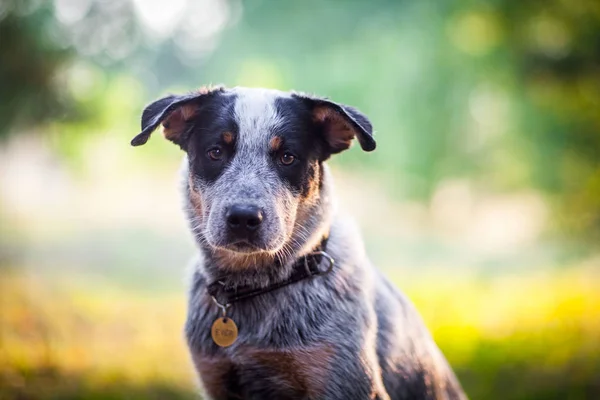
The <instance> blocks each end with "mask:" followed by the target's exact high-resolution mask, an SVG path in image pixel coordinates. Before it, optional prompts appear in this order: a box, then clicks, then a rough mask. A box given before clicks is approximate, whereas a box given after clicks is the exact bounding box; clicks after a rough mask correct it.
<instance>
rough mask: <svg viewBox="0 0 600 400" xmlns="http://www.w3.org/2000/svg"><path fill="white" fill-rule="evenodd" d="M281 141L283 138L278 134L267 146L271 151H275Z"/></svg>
mask: <svg viewBox="0 0 600 400" xmlns="http://www.w3.org/2000/svg"><path fill="white" fill-rule="evenodd" d="M282 143H283V140H282V139H281V138H280V137H279V136H275V137H273V139H271V140H270V141H269V147H270V148H271V151H277V150H279V149H280V148H281V145H282Z"/></svg>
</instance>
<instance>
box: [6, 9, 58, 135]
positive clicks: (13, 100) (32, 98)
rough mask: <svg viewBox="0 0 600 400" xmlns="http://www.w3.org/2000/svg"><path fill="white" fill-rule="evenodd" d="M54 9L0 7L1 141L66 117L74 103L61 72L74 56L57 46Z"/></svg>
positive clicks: (56, 24) (56, 25)
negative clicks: (16, 132) (68, 98)
mask: <svg viewBox="0 0 600 400" xmlns="http://www.w3.org/2000/svg"><path fill="white" fill-rule="evenodd" d="M52 17H53V14H52V5H51V3H50V4H49V3H46V4H43V5H40V4H39V2H37V1H33V0H6V1H3V2H2V4H1V5H0V54H1V55H2V61H1V62H0V95H1V100H0V120H1V121H2V124H0V137H2V136H4V135H6V134H7V133H8V132H9V131H10V130H11V129H15V128H17V127H18V128H20V129H26V128H32V127H36V126H39V125H40V122H42V121H44V120H47V119H49V118H57V117H60V116H61V115H62V113H63V112H64V110H65V107H66V106H67V105H68V104H65V103H68V102H67V101H66V99H65V98H64V97H65V96H64V93H62V92H61V90H60V88H59V85H60V82H59V79H58V77H57V73H58V72H59V70H60V68H61V66H63V65H64V62H65V60H66V59H67V58H68V56H69V51H68V49H67V48H66V46H64V45H62V44H61V43H57V40H56V39H55V37H56V36H57V35H58V34H59V32H58V31H59V24H58V23H57V22H56V21H55V20H54V19H53V18H52Z"/></svg>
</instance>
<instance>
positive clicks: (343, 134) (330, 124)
mask: <svg viewBox="0 0 600 400" xmlns="http://www.w3.org/2000/svg"><path fill="white" fill-rule="evenodd" d="M313 118H314V119H315V121H316V122H319V123H322V124H325V126H326V129H325V139H326V140H327V142H328V143H329V145H330V146H331V147H332V148H334V149H335V150H337V151H342V150H346V149H347V148H349V147H350V145H351V144H352V139H354V137H355V136H356V132H355V131H354V128H353V127H352V126H351V125H350V124H349V123H348V121H346V120H345V119H344V117H343V116H341V115H340V114H339V113H337V112H336V111H335V110H333V109H332V108H330V107H326V106H323V107H316V108H315V109H314V110H313Z"/></svg>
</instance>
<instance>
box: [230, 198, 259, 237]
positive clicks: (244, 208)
mask: <svg viewBox="0 0 600 400" xmlns="http://www.w3.org/2000/svg"><path fill="white" fill-rule="evenodd" d="M225 217H226V218H227V225H228V226H229V228H230V229H231V230H232V231H233V232H235V233H237V234H242V235H243V234H248V233H250V232H253V231H255V230H257V229H258V227H259V226H260V224H261V223H262V220H263V214H262V211H261V210H260V208H258V207H256V206H250V205H240V204H236V205H233V206H231V207H229V210H227V215H226V216H225Z"/></svg>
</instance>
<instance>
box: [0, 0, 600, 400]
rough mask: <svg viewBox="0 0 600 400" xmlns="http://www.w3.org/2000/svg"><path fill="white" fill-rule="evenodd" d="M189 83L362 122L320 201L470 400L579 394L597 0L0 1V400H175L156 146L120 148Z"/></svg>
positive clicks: (590, 324) (595, 317)
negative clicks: (284, 98)
mask: <svg viewBox="0 0 600 400" xmlns="http://www.w3.org/2000/svg"><path fill="white" fill-rule="evenodd" d="M209 83H215V84H216V83H223V84H226V85H228V86H235V85H244V86H265V87H273V88H279V89H284V90H287V89H296V90H300V91H305V92H314V93H317V94H320V95H326V96H328V97H330V98H333V99H335V100H337V101H341V102H344V103H347V104H351V105H354V106H357V107H358V108H359V109H361V110H362V111H364V112H365V113H366V114H367V115H369V116H370V117H371V120H372V122H373V125H374V126H375V129H376V137H377V140H378V144H379V146H378V149H377V151H376V152H374V153H372V154H366V153H362V152H361V151H360V150H359V149H358V148H355V149H353V150H351V151H349V152H346V153H344V154H343V155H340V156H338V157H336V158H335V160H332V163H331V164H332V166H333V171H334V175H335V178H336V183H337V192H338V197H339V198H340V203H341V206H342V208H343V209H345V210H346V211H348V212H349V213H350V214H352V215H353V216H354V217H355V218H356V219H357V221H358V222H359V224H360V226H361V228H362V230H363V232H364V235H365V240H366V243H367V248H368V251H369V254H370V256H371V258H372V259H373V260H374V261H375V262H376V264H377V265H378V266H379V267H380V268H381V269H383V270H384V271H385V273H386V274H387V275H388V276H389V277H390V278H391V279H392V280H393V281H394V282H395V283H396V284H397V285H398V286H399V287H401V288H402V289H403V290H404V291H405V292H407V293H408V295H409V296H410V297H411V298H412V299H413V301H414V302H415V303H416V305H417V307H418V308H419V310H420V312H421V313H422V315H423V317H424V319H425V321H426V323H427V325H428V327H429V328H430V329H431V331H432V333H433V335H434V336H435V338H436V340H437V342H438V343H439V345H440V347H441V348H442V350H443V351H444V353H445V354H446V356H447V357H448V359H449V361H450V363H451V364H452V365H453V367H454V368H455V370H456V372H457V374H458V376H459V378H460V380H461V381H462V383H463V385H464V387H465V389H466V391H467V393H468V394H469V396H470V397H471V398H472V399H503V400H506V399H508V400H511V399H598V398H600V2H598V1H594V0H589V1H585V0H545V1H540V0H521V1H511V0H490V1H462V2H444V1H429V0H423V1H391V0H388V1H384V0H374V1H348V0H345V1H342V0H328V1H316V0H304V1H301V2H300V1H275V0H273V1H267V0H262V1H260V0H253V1H240V0H169V1H167V2H165V1H160V0H53V1H51V0H1V1H0V120H1V121H2V123H1V124H0V235H1V240H0V399H106V398H109V399H125V398H126V399H138V398H139V399H142V398H144V399H145V398H148V399H159V398H160V399H164V398H173V399H174V398H181V399H188V398H190V399H191V398H196V397H197V395H196V383H195V377H194V374H193V372H192V367H191V363H190V362H189V360H188V356H187V353H186V350H185V345H184V341H183V335H182V324H183V320H184V318H185V287H186V285H185V279H184V277H185V275H186V268H185V266H186V264H187V262H188V260H189V259H190V257H191V255H192V254H193V252H194V247H193V244H192V240H191V238H190V236H189V234H188V233H187V230H186V225H185V220H184V218H183V214H182V213H181V212H180V199H179V194H178V190H177V186H178V179H177V169H178V165H179V162H180V159H181V156H182V153H181V152H180V151H179V150H178V149H177V148H176V147H175V146H172V145H170V144H169V143H168V142H166V141H164V140H161V139H160V135H157V136H156V137H154V138H153V139H152V140H150V142H149V143H148V145H146V146H145V147H143V148H136V149H134V148H131V147H130V146H129V140H130V139H131V138H132V137H133V136H134V135H135V134H137V133H138V129H139V116H140V112H141V110H142V108H143V106H144V105H145V104H146V103H148V102H149V101H151V100H153V99H154V98H156V97H158V96H160V95H163V94H166V93H168V92H185V91H188V90H191V89H194V88H198V87H200V86H201V85H204V84H209ZM391 221H393V223H391Z"/></svg>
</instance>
